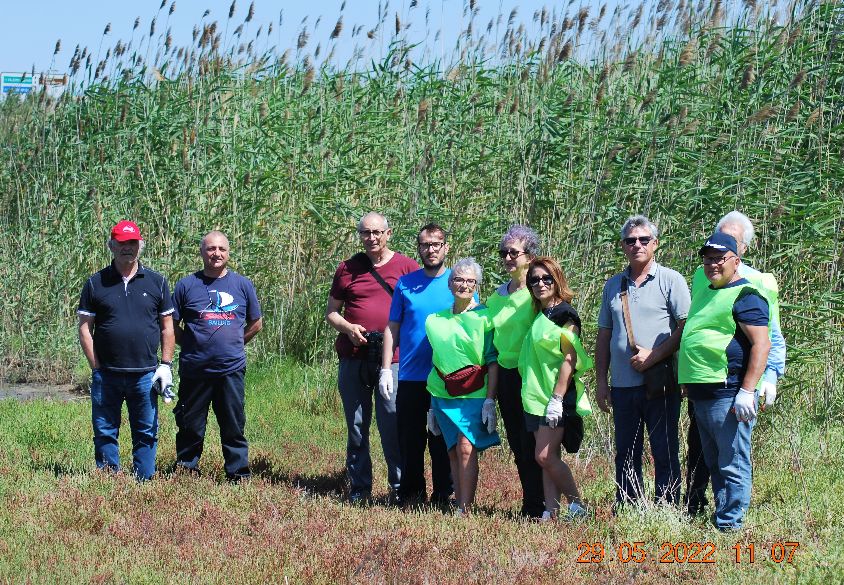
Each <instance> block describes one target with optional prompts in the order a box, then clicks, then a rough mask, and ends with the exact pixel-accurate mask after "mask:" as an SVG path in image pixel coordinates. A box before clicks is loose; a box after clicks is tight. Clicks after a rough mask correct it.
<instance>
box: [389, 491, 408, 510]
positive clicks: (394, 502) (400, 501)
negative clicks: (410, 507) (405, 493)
mask: <svg viewBox="0 0 844 585" xmlns="http://www.w3.org/2000/svg"><path fill="white" fill-rule="evenodd" d="M387 505H388V506H393V507H394V508H401V507H403V506H404V498H403V497H402V495H401V493H400V492H399V490H397V489H396V488H391V489H390V492H389V493H388V494H387Z"/></svg>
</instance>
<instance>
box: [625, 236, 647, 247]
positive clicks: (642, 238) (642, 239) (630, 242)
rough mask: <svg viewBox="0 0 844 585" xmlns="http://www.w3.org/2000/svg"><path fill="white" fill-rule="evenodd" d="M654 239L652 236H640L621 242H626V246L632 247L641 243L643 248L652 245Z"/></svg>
mask: <svg viewBox="0 0 844 585" xmlns="http://www.w3.org/2000/svg"><path fill="white" fill-rule="evenodd" d="M651 240H653V238H652V237H651V236H639V237H638V238H623V239H622V240H621V241H622V242H624V245H625V246H632V245H634V244H635V243H636V242H639V243H640V244H642V245H643V246H647V245H648V244H650V243H651Z"/></svg>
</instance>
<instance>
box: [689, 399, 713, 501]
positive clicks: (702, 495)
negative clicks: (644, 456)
mask: <svg viewBox="0 0 844 585" xmlns="http://www.w3.org/2000/svg"><path fill="white" fill-rule="evenodd" d="M686 402H687V403H688V405H689V433H688V435H687V437H686V442H687V446H688V448H687V450H686V495H685V497H684V498H683V503H684V504H685V505H686V509H687V510H688V512H689V514H690V515H692V516H694V515H695V514H700V513H701V512H703V510H704V509H705V508H706V503H707V502H706V488H707V486H708V485H709V467H707V466H706V461H704V459H703V449H702V448H701V444H700V432H699V431H698V428H697V419H696V418H695V408H694V401H692V400H687V401H686Z"/></svg>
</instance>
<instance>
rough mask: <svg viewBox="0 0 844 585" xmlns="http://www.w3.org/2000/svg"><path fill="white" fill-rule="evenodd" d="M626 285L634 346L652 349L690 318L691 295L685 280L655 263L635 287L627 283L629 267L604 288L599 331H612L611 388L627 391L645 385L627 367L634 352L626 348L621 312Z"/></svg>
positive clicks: (625, 332)
mask: <svg viewBox="0 0 844 585" xmlns="http://www.w3.org/2000/svg"><path fill="white" fill-rule="evenodd" d="M625 282H626V283H627V294H628V301H629V304H630V320H631V321H632V323H633V333H634V337H635V339H636V343H638V344H639V345H641V346H642V347H645V348H649V349H650V348H654V347H656V346H658V345H659V344H661V343H662V342H664V341H665V340H666V339H668V338H669V337H670V336H671V333H672V332H673V331H674V330H675V329H676V328H677V321H682V320H683V319H685V318H686V317H687V316H688V314H689V305H690V304H691V295H689V286H688V285H687V284H686V280H685V279H684V278H683V277H682V275H681V274H680V273H679V272H677V271H676V270H671V269H670V268H666V267H665V266H661V265H660V264H658V263H657V262H656V261H654V262H653V264H652V265H651V268H650V270H649V271H648V276H647V278H646V279H645V281H644V282H642V284H641V285H639V286H638V287H637V286H636V284H635V283H634V282H633V281H632V280H631V279H630V267H629V266H628V267H627V268H625V269H624V271H623V272H620V273H618V274H616V275H615V276H613V277H611V278H610V279H609V280H608V281H607V283H606V284H605V285H604V293H603V295H602V296H601V312H600V313H599V314H598V327H600V328H602V329H610V330H612V337H611V339H610V384H611V385H612V386H613V387H615V388H619V387H620V388H626V387H630V386H640V385H642V384H644V380H643V378H642V374H640V373H639V372H637V371H636V370H634V369H633V367H632V366H631V365H630V358H631V357H633V352H632V351H631V350H630V348H629V347H628V344H627V328H626V327H625V326H624V316H623V314H622V312H621V290H622V287H623V285H624V283H625Z"/></svg>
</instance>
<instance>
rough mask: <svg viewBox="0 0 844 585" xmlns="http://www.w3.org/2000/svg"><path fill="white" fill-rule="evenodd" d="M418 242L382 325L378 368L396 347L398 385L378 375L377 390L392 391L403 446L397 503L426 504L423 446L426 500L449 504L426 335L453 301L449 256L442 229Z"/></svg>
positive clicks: (428, 229) (427, 229)
mask: <svg viewBox="0 0 844 585" xmlns="http://www.w3.org/2000/svg"><path fill="white" fill-rule="evenodd" d="M416 243H417V248H418V252H419V257H420V258H421V259H422V269H421V270H417V271H416V272H411V273H410V274H407V275H405V276H402V277H401V278H400V279H399V282H398V284H397V285H396V292H395V293H394V294H393V300H392V304H391V305H390V319H389V322H388V324H387V327H386V328H385V329H384V349H383V354H382V359H381V371H382V373H383V372H385V370H386V369H387V367H389V365H390V356H392V355H393V351H394V348H396V347H399V348H400V350H401V351H400V353H399V371H398V384H397V387H396V388H395V392H393V384H394V383H395V382H394V380H393V378H392V377H389V376H383V375H382V378H381V381H380V383H379V388H380V389H382V391H383V392H385V393H393V394H395V395H396V412H397V418H398V427H399V430H398V436H399V445H400V447H401V470H402V473H401V489H400V490H399V495H400V500H401V502H402V503H405V504H413V503H424V502H425V497H426V495H427V487H426V483H425V447H426V446H427V447H428V451H429V453H430V455H431V475H432V480H433V491H432V493H431V500H430V501H431V503H433V504H438V505H448V503H449V502H450V500H451V494H452V492H453V491H454V490H453V486H452V481H451V465H450V462H449V458H448V450H447V449H446V445H445V440H444V439H443V437H442V435H434V434H432V433H431V432H430V431H428V430H427V429H426V427H427V419H428V410H429V409H430V407H431V395H430V393H429V392H428V387H427V380H428V374H430V373H431V368H432V367H433V365H432V356H433V350H432V349H431V344H430V343H429V342H428V337H427V335H426V334H425V320H426V319H427V318H428V315H431V314H433V313H437V312H439V311H442V310H444V309H447V308H448V307H450V306H451V304H452V301H453V300H454V298H453V296H452V294H451V289H450V288H449V286H448V284H449V283H448V278H449V275H450V274H451V270H450V269H448V268H446V266H445V258H446V255H447V254H448V243H446V234H445V230H444V229H443V228H442V227H440V226H439V225H437V224H435V223H430V224H428V225H426V226H424V227H423V228H422V229H421V230H420V231H419V235H418V236H417V242H416ZM476 296H477V295H476ZM476 300H477V299H476Z"/></svg>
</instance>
